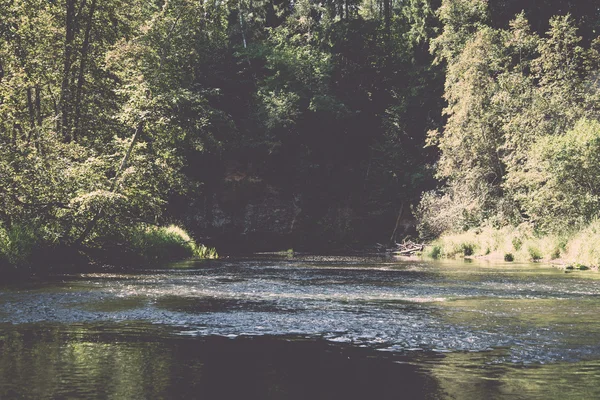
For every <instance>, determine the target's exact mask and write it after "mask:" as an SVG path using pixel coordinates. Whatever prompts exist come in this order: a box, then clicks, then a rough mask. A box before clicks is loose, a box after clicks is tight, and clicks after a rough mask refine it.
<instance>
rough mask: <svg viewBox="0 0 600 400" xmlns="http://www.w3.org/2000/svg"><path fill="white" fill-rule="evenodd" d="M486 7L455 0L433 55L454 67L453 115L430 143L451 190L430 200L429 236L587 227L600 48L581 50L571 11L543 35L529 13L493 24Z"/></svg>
mask: <svg viewBox="0 0 600 400" xmlns="http://www.w3.org/2000/svg"><path fill="white" fill-rule="evenodd" d="M485 7H486V2H483V1H476V0H469V1H467V0H465V1H458V2H457V1H450V0H449V1H443V3H442V7H441V8H440V10H439V14H440V18H441V21H442V23H443V24H444V29H443V31H442V33H441V35H440V36H438V37H437V38H436V39H434V40H433V42H432V51H433V52H434V53H435V54H436V55H437V57H438V58H439V59H441V60H444V61H445V62H446V63H447V65H448V70H447V75H446V85H445V94H444V97H445V98H446V100H447V101H448V107H447V108H446V109H445V110H444V112H445V113H446V114H447V116H448V120H447V122H446V125H445V127H444V129H443V131H432V132H431V133H430V135H429V144H430V145H436V146H437V147H438V148H439V150H440V152H441V155H440V160H439V162H438V164H437V176H438V177H439V178H440V179H444V180H445V182H446V184H447V187H446V188H444V189H442V190H440V191H438V192H437V194H426V195H424V196H423V198H422V200H421V205H420V206H419V208H418V210H419V211H420V213H419V215H418V217H419V218H420V225H421V232H422V235H424V236H431V235H436V234H438V235H439V234H440V233H441V232H457V231H460V230H464V229H469V228H472V227H477V226H481V225H483V224H490V225H494V226H503V225H515V226H516V225H518V224H520V223H522V222H524V221H528V222H530V223H533V224H534V226H535V228H536V230H537V231H539V232H556V231H559V230H561V229H563V230H564V229H565V228H566V227H568V226H571V227H572V226H573V225H575V226H583V225H585V224H586V223H588V222H589V221H591V219H592V218H594V217H595V216H596V215H598V212H600V207H599V206H600V204H598V200H597V198H596V197H597V192H598V191H597V189H596V186H597V182H596V181H597V177H598V175H599V174H598V171H597V166H598V165H600V163H599V160H598V154H600V152H599V149H598V148H597V147H595V146H596V141H597V138H596V136H597V135H598V134H600V133H598V132H599V128H598V126H599V125H598V120H600V109H599V108H598V107H597V104H598V100H599V99H600V87H598V85H597V82H596V80H597V76H598V71H599V70H598V62H597V60H598V54H597V52H596V51H595V50H594V49H593V47H590V48H588V49H586V48H584V47H582V46H581V38H580V37H578V36H577V34H576V30H577V28H576V26H575V21H574V19H573V18H571V17H570V16H568V15H567V16H564V17H553V18H552V19H551V20H550V22H549V30H548V31H547V32H546V34H545V36H539V35H538V34H537V33H535V32H532V30H531V28H530V26H529V24H528V22H527V20H526V18H525V16H524V14H523V13H521V14H519V15H517V16H516V17H515V19H514V20H513V21H511V22H510V24H509V27H507V29H498V28H492V27H491V26H490V24H489V22H488V20H487V19H486V15H487V14H486V9H485ZM492 17H493V16H492ZM465 19H466V20H465ZM430 209H432V210H433V211H430ZM515 250H517V251H519V250H520V246H519V245H515Z"/></svg>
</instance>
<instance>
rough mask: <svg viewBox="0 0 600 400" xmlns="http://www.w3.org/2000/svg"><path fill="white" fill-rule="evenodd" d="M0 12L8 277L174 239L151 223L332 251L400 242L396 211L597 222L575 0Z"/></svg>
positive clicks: (255, 244)
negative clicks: (70, 252) (55, 257)
mask: <svg viewBox="0 0 600 400" xmlns="http://www.w3.org/2000/svg"><path fill="white" fill-rule="evenodd" d="M0 15H1V16H2V18H1V19H0V188H1V190H0V224H1V225H0V237H1V239H2V240H0V243H4V244H3V245H2V246H3V250H1V251H0V254H5V258H6V257H8V258H11V257H12V258H11V261H10V262H11V263H13V264H14V263H15V262H16V261H19V259H20V258H23V257H25V258H26V256H22V255H21V254H28V253H29V254H31V253H35V252H36V251H39V249H40V248H45V249H56V248H57V247H60V248H78V249H81V248H85V249H87V250H86V251H88V252H90V251H91V252H93V249H120V248H124V247H125V248H131V247H132V246H133V245H132V244H131V242H132V239H131V238H132V237H138V238H139V237H141V236H144V235H146V234H147V232H149V231H152V232H153V233H152V235H155V236H156V235H159V236H160V235H162V234H165V235H167V233H168V234H172V233H173V232H177V233H176V235H178V236H177V237H178V238H180V239H181V238H183V239H182V240H183V241H184V242H186V243H187V242H189V241H190V240H191V239H190V238H189V237H187V236H186V234H185V232H180V231H178V230H177V229H176V228H175V227H172V229H170V230H169V231H168V232H167V233H165V232H166V231H165V232H163V231H160V229H163V230H165V229H166V228H159V227H164V226H166V225H168V224H171V223H175V224H179V225H182V226H184V227H185V228H186V229H187V230H188V231H189V232H191V234H192V235H191V236H193V237H195V238H196V239H198V240H200V241H202V242H207V243H209V244H211V245H216V246H217V247H218V248H222V249H225V250H240V249H244V248H247V249H252V250H273V249H282V248H287V247H292V246H293V247H295V248H305V249H312V250H331V249H336V248H337V249H343V248H346V249H347V248H354V247H356V246H362V245H365V244H372V243H374V242H387V241H390V240H393V239H397V238H401V237H403V236H405V235H407V234H412V235H413V236H414V235H416V231H415V229H414V226H415V225H416V224H417V222H416V219H415V216H414V215H416V217H418V219H419V228H420V233H421V235H422V236H423V237H426V238H431V237H434V236H437V235H439V234H441V233H442V232H444V231H451V230H461V229H469V228H472V227H477V226H481V225H484V224H492V225H494V226H502V225H507V224H513V225H514V224H516V225H518V224H520V223H523V221H526V222H528V223H532V224H535V226H536V229H538V228H539V229H542V230H548V231H549V230H553V229H562V228H563V227H564V226H565V224H566V225H569V224H571V225H572V224H574V223H575V224H586V223H589V222H590V221H592V220H593V219H594V218H595V217H596V216H597V214H598V211H600V203H599V201H600V189H598V188H600V182H599V181H598V179H599V178H598V177H599V176H600V174H598V173H596V172H600V159H598V157H600V156H598V154H600V151H596V150H600V123H599V122H598V121H599V119H600V116H599V114H598V111H599V110H598V109H599V106H600V103H599V101H598V100H599V99H598V89H599V88H600V86H599V84H598V79H599V77H600V68H599V65H600V64H599V63H600V57H599V53H598V50H599V49H600V41H598V39H597V37H598V32H600V31H599V29H600V8H599V7H598V5H597V2H596V1H591V0H588V1H557V0H546V1H540V0H537V1H534V0H530V1H517V0H509V1H494V0H490V1H484V0H443V1H436V0H433V1H428V0H404V1H399V0H395V1H394V0H362V1H356V0H346V1H338V0H335V1H326V2H317V1H314V0H300V1H287V0H270V1H269V0H256V1H250V0H239V1H222V2H208V1H191V0H154V1H145V0H144V1H142V0H131V1H124V0H102V1H99V0H1V1H0ZM594 146H596V147H594ZM557 221H558V222H560V223H556V222H557ZM159 231H160V232H159ZM140 232H146V233H144V234H140ZM140 235H141V236H140ZM144 237H145V236H144ZM140 240H141V239H140ZM144 240H145V241H144ZM144 240H142V241H144V243H145V244H144V245H139V246H141V247H142V248H143V247H144V246H147V242H148V240H146V239H144ZM178 240H179V239H178ZM0 247H1V246H0ZM134 247H135V246H134ZM196 250H197V249H195V248H194V249H192V250H189V251H191V252H194V251H196ZM7 255H8V256H7ZM15 260H16V261H15Z"/></svg>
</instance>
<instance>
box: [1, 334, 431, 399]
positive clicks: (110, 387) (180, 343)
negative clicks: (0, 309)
mask: <svg viewBox="0 0 600 400" xmlns="http://www.w3.org/2000/svg"><path fill="white" fill-rule="evenodd" d="M94 329H95V328H91V327H90V328H87V327H83V326H81V327H68V328H65V327H61V328H58V327H46V329H45V330H43V331H40V330H38V329H33V328H23V327H21V328H19V329H16V328H11V329H8V330H5V333H4V334H3V335H2V337H1V338H0V345H1V348H2V356H1V357H0V398H21V397H25V398H36V399H45V398H47V399H51V398H52V399H53V398H78V399H80V398H112V399H142V398H145V399H161V398H182V399H200V398H203V399H236V398H243V399H364V398H378V399H379V398H382V399H386V398H388V399H392V398H409V397H410V398H414V399H420V398H426V397H427V392H425V391H423V390H422V389H423V388H425V387H427V388H428V392H430V391H435V387H436V386H435V382H434V381H433V380H432V379H431V378H430V377H429V376H427V375H426V374H422V373H420V372H419V368H417V367H414V366H412V365H409V364H395V363H393V362H391V361H390V360H388V359H385V358H380V357H373V354H372V351H369V350H364V349H353V348H350V347H342V346H339V345H332V344H329V343H326V342H325V341H314V340H312V341H311V340H291V339H289V338H288V339H282V338H273V337H263V338H237V339H235V340H231V339H226V338H221V337H206V338H194V339H191V338H187V339H184V338H181V339H176V338H173V337H169V336H164V335H163V336H162V337H161V336H160V335H159V337H156V335H153V336H148V333H149V332H152V331H153V330H154V331H155V330H157V329H158V328H157V327H144V328H142V327H140V331H144V332H145V333H144V334H139V335H133V336H131V335H123V334H122V332H123V329H122V327H118V326H113V327H111V328H110V329H108V330H106V329H105V330H104V331H102V332H98V331H97V330H96V331H95V330H94ZM116 332H119V334H118V335H117V334H116Z"/></svg>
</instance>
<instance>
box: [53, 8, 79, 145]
mask: <svg viewBox="0 0 600 400" xmlns="http://www.w3.org/2000/svg"><path fill="white" fill-rule="evenodd" d="M65 6H66V11H67V12H66V18H65V49H64V60H63V62H64V63H63V76H62V84H61V90H60V100H59V101H60V107H59V108H60V113H61V115H60V118H59V119H57V124H58V126H57V128H58V129H57V130H58V131H59V132H61V133H62V136H63V140H65V141H70V140H71V131H70V124H69V113H70V105H71V90H70V87H69V76H70V74H71V66H72V64H73V60H72V58H73V42H74V39H75V0H66V5H65Z"/></svg>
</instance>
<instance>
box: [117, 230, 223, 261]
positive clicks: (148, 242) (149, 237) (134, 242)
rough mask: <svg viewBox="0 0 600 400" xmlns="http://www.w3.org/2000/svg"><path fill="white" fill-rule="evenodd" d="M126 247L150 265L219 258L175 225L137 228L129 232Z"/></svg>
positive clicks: (215, 252)
mask: <svg viewBox="0 0 600 400" xmlns="http://www.w3.org/2000/svg"><path fill="white" fill-rule="evenodd" d="M127 245H128V247H129V248H130V250H131V251H132V253H133V254H134V255H135V256H138V257H140V258H141V259H143V260H144V261H145V262H150V263H158V262H167V261H176V260H184V259H187V258H194V257H196V258H218V256H219V255H218V254H217V251H216V250H215V249H214V248H209V247H206V246H204V245H198V244H196V242H195V241H194V240H193V239H192V238H191V237H190V235H189V234H188V233H187V232H186V231H185V230H183V229H182V228H180V227H178V226H175V225H170V226H167V227H156V226H149V225H146V226H144V225H141V226H138V227H136V228H134V229H133V230H132V231H131V233H130V236H129V238H128V243H127Z"/></svg>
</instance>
